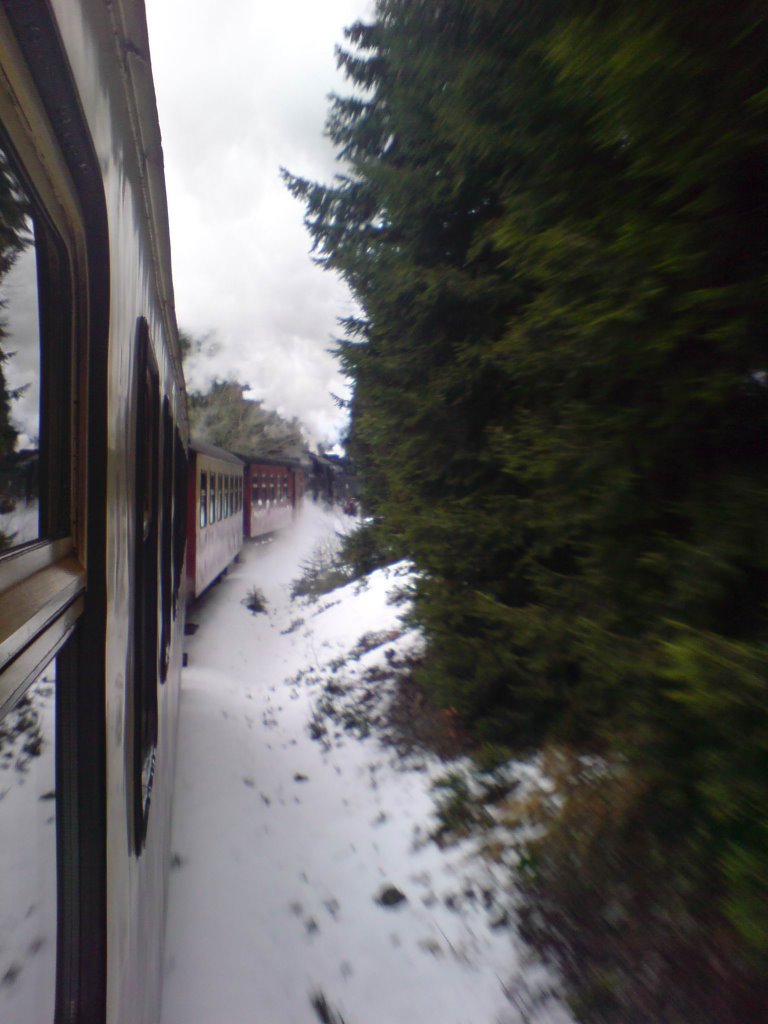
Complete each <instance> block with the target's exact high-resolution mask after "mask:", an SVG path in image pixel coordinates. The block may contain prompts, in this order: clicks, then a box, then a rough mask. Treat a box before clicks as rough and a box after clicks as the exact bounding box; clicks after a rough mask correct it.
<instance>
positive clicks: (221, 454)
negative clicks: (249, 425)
mask: <svg viewBox="0 0 768 1024" xmlns="http://www.w3.org/2000/svg"><path fill="white" fill-rule="evenodd" d="M243 465H244V464H243V460H242V459H239V458H238V457H237V456H236V455H233V454H232V453H231V452H228V451H225V450H224V449H223V448H216V447H214V445H210V444H206V443H205V442H204V441H194V442H193V443H192V444H191V445H190V458H189V474H188V481H187V486H188V501H187V581H188V588H187V589H188V593H189V595H190V596H191V597H199V596H200V594H202V592H203V591H204V590H205V589H206V588H207V587H209V586H210V585H211V583H213V581H214V580H215V579H218V577H219V576H221V574H222V573H223V572H224V570H225V569H226V568H227V566H228V565H229V564H230V563H231V562H233V561H234V559H235V558H236V557H237V555H238V552H239V551H240V549H241V548H242V546H243Z"/></svg>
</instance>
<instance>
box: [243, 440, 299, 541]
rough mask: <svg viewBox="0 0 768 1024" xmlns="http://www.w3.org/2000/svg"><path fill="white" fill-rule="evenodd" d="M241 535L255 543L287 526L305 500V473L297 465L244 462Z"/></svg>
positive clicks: (273, 462) (267, 460) (266, 461)
mask: <svg viewBox="0 0 768 1024" xmlns="http://www.w3.org/2000/svg"><path fill="white" fill-rule="evenodd" d="M244 480H245V500H244V505H243V533H244V535H245V536H246V537H247V538H248V539H250V540H255V539H257V538H259V537H264V536H266V535H267V534H270V533H274V532H275V531H276V530H283V529H285V527H286V526H290V524H291V522H292V521H293V517H294V514H295V511H296V509H297V508H298V506H299V504H300V503H301V499H302V498H303V497H304V470H303V468H302V467H301V465H300V464H299V463H291V462H278V461H277V460H273V459H259V460H258V461H256V460H253V461H251V460H247V461H246V466H245V478H244Z"/></svg>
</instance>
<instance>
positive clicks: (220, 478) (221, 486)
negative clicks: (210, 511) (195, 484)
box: [216, 473, 224, 519]
mask: <svg viewBox="0 0 768 1024" xmlns="http://www.w3.org/2000/svg"><path fill="white" fill-rule="evenodd" d="M216 478H217V483H216V518H217V519H221V499H222V494H223V491H224V476H223V474H222V473H217V474H216Z"/></svg>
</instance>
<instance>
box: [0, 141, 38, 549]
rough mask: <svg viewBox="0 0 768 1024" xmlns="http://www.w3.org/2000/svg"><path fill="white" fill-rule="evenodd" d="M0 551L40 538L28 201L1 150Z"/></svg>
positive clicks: (33, 248)
mask: <svg viewBox="0 0 768 1024" xmlns="http://www.w3.org/2000/svg"><path fill="white" fill-rule="evenodd" d="M0 228H1V230H2V234H1V235H0V301H1V302H2V322H0V549H7V548H10V547H13V546H17V545H20V544H24V543H26V542H28V541H33V540H37V539H38V537H39V536H40V511H39V500H38V499H39V487H38V480H39V455H40V440H39V439H40V371H41V366H40V362H41V360H40V319H39V313H38V311H39V308H40V302H39V296H38V271H37V263H38V259H37V249H38V247H37V244H36V234H37V230H36V224H35V220H34V218H33V204H32V202H31V200H30V198H29V195H28V193H27V191H26V189H25V188H24V186H23V185H22V184H21V180H20V177H19V176H18V174H17V173H16V172H15V171H14V170H13V169H12V167H11V161H10V158H9V156H8V154H7V152H6V151H5V149H4V148H0Z"/></svg>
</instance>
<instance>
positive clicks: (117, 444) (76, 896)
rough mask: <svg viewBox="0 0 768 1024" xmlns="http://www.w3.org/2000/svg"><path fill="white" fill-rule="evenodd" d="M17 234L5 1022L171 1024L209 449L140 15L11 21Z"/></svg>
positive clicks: (0, 171) (2, 450) (6, 180)
mask: <svg viewBox="0 0 768 1024" xmlns="http://www.w3.org/2000/svg"><path fill="white" fill-rule="evenodd" d="M0 228H1V229H2V230H1V231H0V297H1V298H2V299H3V300H4V301H5V302H6V307H5V310H4V314H3V319H4V326H3V328H2V331H1V332H0V348H2V349H3V351H4V353H5V357H6V358H5V359H4V360H3V361H0V370H2V373H0V478H2V481H3V487H5V488H6V490H7V493H4V494H3V496H2V500H0V510H2V511H1V512H0V515H2V516H6V517H14V516H15V519H14V520H13V522H12V523H11V519H10V518H8V520H7V521H0V547H2V548H3V549H4V550H2V552H0V765H4V766H5V767H4V768H2V770H1V772H0V774H1V775H2V778H0V789H3V790H6V791H7V794H8V795H7V796H6V798H5V799H3V800H2V801H0V834H1V837H2V838H0V874H1V875H2V881H0V934H1V935H2V943H1V944H0V979H2V984H0V1021H3V1022H8V1024H49V1022H50V1024H53V1022H55V1024H74V1022H77V1024H104V1022H106V1024H157V1021H158V1019H159V1013H160V996H161V991H160V983H161V974H162V941H163V925H164V910H165V891H166V889H165V886H166V878H167V870H168V863H169V822H170V813H169V812H170V798H171V790H172V782H173V766H174V743H175V733H176V715H177V705H178V694H179V677H180V662H181V636H182V635H183V615H184V588H185V578H184V573H183V566H182V562H183V557H184V528H185V500H186V491H185V476H186V447H187V442H188V427H187V421H186V404H185V396H184V384H183V376H182V371H181V360H180V353H179V347H178V339H177V333H176V324H175V317H174V305H173V291H172V284H171V274H170V246H169V237H168V225H167V213H166V205H165V193H164V180H163V167H162V151H161V145H160V132H159V128H158V123H157V116H156V110H155V101H154V90H153V85H152V76H151V68H150V60H149V52H148V42H147V30H146V22H145V16H144V9H143V4H142V3H140V2H137V0H110V2H105V0H4V2H3V4H2V7H0ZM25 274H26V277H25V276H24V275H25ZM11 352H12V353H13V355H9V353H11ZM13 395H17V397H16V399H15V400H14V399H13ZM9 410H10V412H9ZM22 466H23V467H24V473H25V478H24V479H25V488H26V490H25V492H24V494H22V493H21V488H20V486H18V481H16V482H14V481H15V479H16V478H15V477H14V473H16V474H17V476H18V472H19V467H22ZM30 480H36V481H37V483H36V484H35V487H36V491H35V493H34V494H32V493H31V492H30V486H31V485H30ZM41 679H42V680H43V681H42V682H41ZM46 773H48V774H47V775H46ZM7 808H11V816H10V817H8V816H7V815H6V817H3V814H4V810H5V809H7Z"/></svg>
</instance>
